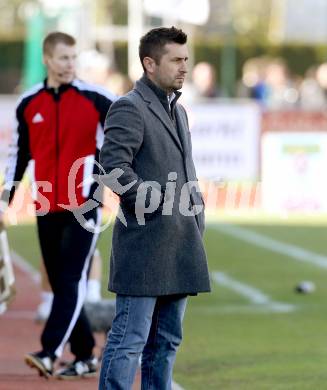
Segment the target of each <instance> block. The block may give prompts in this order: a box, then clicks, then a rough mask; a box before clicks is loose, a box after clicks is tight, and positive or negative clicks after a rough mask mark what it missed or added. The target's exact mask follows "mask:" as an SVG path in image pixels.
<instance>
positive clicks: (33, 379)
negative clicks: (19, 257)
mask: <svg viewBox="0 0 327 390" xmlns="http://www.w3.org/2000/svg"><path fill="white" fill-rule="evenodd" d="M15 275H16V289H17V294H16V297H15V300H14V302H13V303H12V304H11V305H10V308H9V309H8V310H7V312H6V313H4V314H3V315H2V316H0V390H36V389H37V390H96V389H97V388H98V378H88V379H78V380H70V381H67V380H65V381H63V380H58V379H54V378H51V379H49V380H47V379H45V378H43V377H39V376H38V374H37V371H36V370H33V369H31V368H29V367H28V366H27V365H26V364H25V363H24V355H25V354H26V353H27V352H34V351H38V350H39V349H40V342H39V337H40V333H41V330H42V325H38V324H36V323H35V322H34V320H33V318H34V313H35V309H36V307H37V305H38V303H39V286H38V285H37V284H36V283H35V282H34V281H33V280H32V278H31V276H30V275H29V274H28V273H26V272H24V271H22V270H21V269H19V268H17V267H15ZM96 340H97V347H96V351H95V353H96V354H97V355H98V354H99V352H100V350H101V348H102V346H103V343H104V337H103V336H102V335H96ZM63 359H65V360H71V359H72V356H71V355H70V353H69V352H68V351H67V352H65V354H64V356H63ZM139 389H140V375H139V373H138V374H137V377H136V381H135V384H134V387H133V390H139Z"/></svg>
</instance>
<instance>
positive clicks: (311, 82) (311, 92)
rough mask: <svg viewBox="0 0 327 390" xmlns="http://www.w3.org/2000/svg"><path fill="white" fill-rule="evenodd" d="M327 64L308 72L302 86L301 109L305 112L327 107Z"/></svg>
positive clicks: (312, 68)
mask: <svg viewBox="0 0 327 390" xmlns="http://www.w3.org/2000/svg"><path fill="white" fill-rule="evenodd" d="M326 89H327V64H322V65H320V66H319V67H317V66H314V67H311V68H309V69H308V70H307V72H306V75H305V78H304V80H303V82H302V84H301V86H300V107H301V108H302V109H304V110H322V109H324V108H325V107H326Z"/></svg>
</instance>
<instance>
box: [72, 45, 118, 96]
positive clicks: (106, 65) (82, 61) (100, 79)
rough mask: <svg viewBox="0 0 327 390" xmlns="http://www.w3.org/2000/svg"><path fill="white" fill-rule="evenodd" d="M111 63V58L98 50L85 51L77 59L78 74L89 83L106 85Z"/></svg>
mask: <svg viewBox="0 0 327 390" xmlns="http://www.w3.org/2000/svg"><path fill="white" fill-rule="evenodd" d="M110 65H111V63H110V60H109V58H108V57H107V56H106V55H104V54H102V53H100V52H98V51H97V50H87V51H83V52H81V53H80V55H79V56H78V60H77V70H76V72H77V76H78V78H80V79H82V80H84V81H87V82H88V83H91V84H97V85H102V86H104V85H105V83H106V80H107V78H108V76H109V70H110ZM113 93H114V92H113Z"/></svg>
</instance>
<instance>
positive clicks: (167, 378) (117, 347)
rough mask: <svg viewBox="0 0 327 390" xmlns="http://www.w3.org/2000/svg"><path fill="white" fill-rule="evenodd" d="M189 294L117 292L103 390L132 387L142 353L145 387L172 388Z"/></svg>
mask: <svg viewBox="0 0 327 390" xmlns="http://www.w3.org/2000/svg"><path fill="white" fill-rule="evenodd" d="M186 301H187V298H186V297H185V296H181V295H171V296H163V297H134V296H126V295H117V300H116V317H115V319H114V321H113V324H112V329H111V331H110V332H109V335H108V339H107V343H106V346H105V349H104V352H103V356H102V366H101V372H100V383H99V390H130V389H132V385H133V381H134V377H135V374H136V370H137V367H138V362H139V358H140V356H141V354H142V387H141V388H142V390H150V389H153V390H170V389H171V382H172V372H173V366H174V362H175V357H176V351H177V348H178V346H179V345H180V343H181V341H182V321H183V317H184V313H185V308H186Z"/></svg>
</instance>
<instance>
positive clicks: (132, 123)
mask: <svg viewBox="0 0 327 390" xmlns="http://www.w3.org/2000/svg"><path fill="white" fill-rule="evenodd" d="M143 135H144V124H143V117H142V115H141V113H140V112H139V111H138V110H137V109H136V107H135V106H134V105H133V104H132V103H131V102H130V100H128V99H126V98H120V99H119V100H117V101H116V102H115V103H113V104H112V106H111V107H110V110H109V112H108V115H107V118H106V122H105V138H104V143H103V146H102V149H101V152H100V163H101V165H102V167H103V169H104V171H105V173H106V174H107V177H104V176H102V178H101V179H102V181H103V183H104V184H105V185H106V186H108V187H109V188H110V189H111V190H112V191H113V192H115V193H116V194H118V195H119V196H120V199H121V201H122V203H123V204H124V205H125V206H126V207H127V208H129V209H132V208H133V207H134V205H135V202H136V196H137V191H138V188H139V186H140V185H141V184H142V183H143V180H142V178H140V177H139V176H138V175H137V174H136V172H135V171H134V169H133V166H132V165H133V160H134V157H135V156H136V154H137V152H138V151H139V149H140V147H141V145H142V142H143ZM117 169H119V170H117ZM115 170H116V172H117V175H116V174H115ZM158 192H159V191H158ZM152 194H153V193H152ZM157 195H158V196H161V193H159V194H157ZM151 196H152V195H151Z"/></svg>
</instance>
